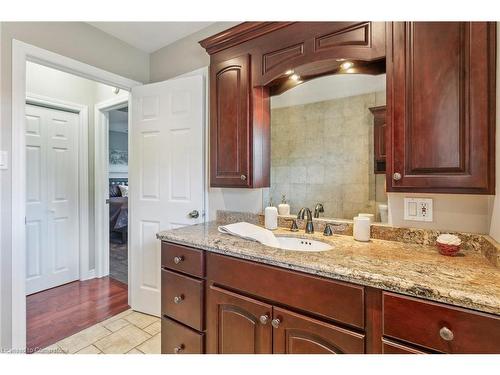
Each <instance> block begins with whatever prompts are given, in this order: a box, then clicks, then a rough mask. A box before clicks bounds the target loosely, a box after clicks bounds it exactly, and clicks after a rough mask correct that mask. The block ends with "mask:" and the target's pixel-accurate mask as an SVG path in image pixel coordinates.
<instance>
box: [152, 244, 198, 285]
mask: <svg viewBox="0 0 500 375" xmlns="http://www.w3.org/2000/svg"><path fill="white" fill-rule="evenodd" d="M204 256H205V254H204V253H203V250H197V249H192V248H189V247H186V246H181V245H177V244H173V243H169V242H162V243H161V265H162V267H165V268H168V269H170V270H174V271H179V272H183V273H187V274H189V275H193V276H196V277H203V276H205V258H204Z"/></svg>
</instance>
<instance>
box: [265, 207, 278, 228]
mask: <svg viewBox="0 0 500 375" xmlns="http://www.w3.org/2000/svg"><path fill="white" fill-rule="evenodd" d="M264 226H265V227H266V229H270V230H274V229H276V228H278V209H277V208H276V207H273V201H272V200H270V201H269V206H267V207H266V208H265V210H264Z"/></svg>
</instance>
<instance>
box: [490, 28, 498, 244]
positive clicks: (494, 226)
mask: <svg viewBox="0 0 500 375" xmlns="http://www.w3.org/2000/svg"><path fill="white" fill-rule="evenodd" d="M499 80H500V22H498V23H497V113H496V116H497V117H496V120H497V134H496V135H497V144H496V157H497V159H496V178H497V184H496V193H497V195H496V197H495V200H494V203H493V204H492V206H493V213H492V217H491V227H490V236H491V237H493V238H494V239H495V240H497V241H499V242H500V84H499Z"/></svg>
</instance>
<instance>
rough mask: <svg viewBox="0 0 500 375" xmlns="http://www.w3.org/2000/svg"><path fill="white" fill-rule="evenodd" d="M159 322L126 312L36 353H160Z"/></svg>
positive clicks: (158, 320) (155, 319)
mask: <svg viewBox="0 0 500 375" xmlns="http://www.w3.org/2000/svg"><path fill="white" fill-rule="evenodd" d="M160 327H161V322H160V319H159V318H157V317H154V316H151V315H146V314H142V313H139V312H136V311H132V310H126V311H124V312H122V313H120V314H118V315H115V316H113V317H111V318H109V319H107V320H105V321H103V322H101V323H98V324H96V325H94V326H92V327H90V328H87V329H84V330H83V331H80V332H78V333H76V334H74V335H73V336H70V337H67V338H65V339H63V340H61V341H58V342H57V343H55V344H53V345H51V346H49V347H47V348H45V349H42V350H40V351H39V352H38V353H46V354H47V353H49V354H55V353H60V354H160V351H161V345H160V343H161V341H160Z"/></svg>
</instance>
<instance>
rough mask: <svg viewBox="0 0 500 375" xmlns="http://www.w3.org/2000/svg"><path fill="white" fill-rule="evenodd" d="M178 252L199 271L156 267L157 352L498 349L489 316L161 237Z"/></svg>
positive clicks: (496, 321)
mask: <svg viewBox="0 0 500 375" xmlns="http://www.w3.org/2000/svg"><path fill="white" fill-rule="evenodd" d="M187 254H190V255H191V256H190V257H185V258H184V259H185V260H188V259H190V261H191V262H193V263H192V264H191V265H184V266H183V267H188V268H189V269H193V267H194V269H195V272H198V269H197V267H196V266H195V264H196V263H198V264H201V265H203V266H204V267H203V268H202V269H201V274H200V277H199V278H198V277H192V276H188V275H185V274H184V273H181V272H180V271H179V270H178V269H175V268H178V267H179V264H180V263H182V261H179V259H177V261H174V262H173V263H172V266H165V265H164V266H162V275H163V277H162V296H161V298H162V303H161V306H162V333H161V336H162V338H161V340H162V353H176V354H184V353H185V354H195V353H205V352H206V353H212V354H252V353H254V354H271V353H280V354H323V353H324V354H334V353H350V354H357V353H387V354H417V353H500V317H498V316H495V315H491V314H485V313H479V312H476V311H471V310H467V309H463V308H458V307H453V306H449V305H446V304H442V303H435V302H430V301H425V300H422V299H419V298H412V297H407V296H402V295H399V294H396V293H390V292H385V291H382V290H380V289H376V288H371V287H363V286H359V285H353V284H350V283H345V282H339V281H335V280H331V279H325V278H322V277H317V276H312V275H308V274H304V273H301V272H296V271H291V270H288V269H284V268H280V267H274V266H268V265H264V264H261V263H256V262H251V261H247V260H242V259H237V258H233V257H230V256H226V255H220V254H215V253H210V252H207V253H205V251H203V250H199V249H193V248H188V247H185V246H179V245H176V244H172V243H167V242H163V243H162V263H163V264H169V263H170V262H169V257H170V256H175V257H181V256H186V255H187ZM194 254H198V255H201V257H198V256H194V257H193V255H194ZM197 260H198V261H197ZM205 261H206V262H205ZM205 267H206V269H205ZM205 275H206V276H205ZM176 297H182V298H181V299H177V300H176ZM176 301H177V302H176Z"/></svg>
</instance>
